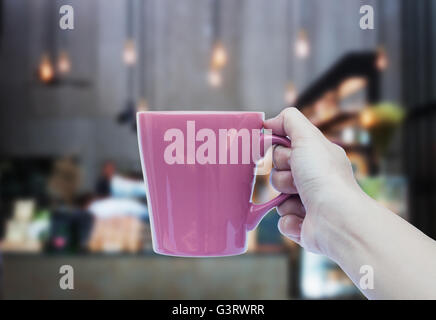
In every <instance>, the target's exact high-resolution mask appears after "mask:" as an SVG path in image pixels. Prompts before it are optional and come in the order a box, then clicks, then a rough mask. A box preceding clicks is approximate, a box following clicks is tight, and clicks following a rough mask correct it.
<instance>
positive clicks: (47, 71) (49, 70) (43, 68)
mask: <svg viewBox="0 0 436 320" xmlns="http://www.w3.org/2000/svg"><path fill="white" fill-rule="evenodd" d="M38 72H39V77H40V79H41V80H42V81H43V82H45V83H48V82H50V81H51V80H53V77H54V70H53V65H52V63H51V61H50V58H49V57H48V55H47V54H45V55H43V56H42V58H41V63H40V64H39V70H38Z"/></svg>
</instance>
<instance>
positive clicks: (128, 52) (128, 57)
mask: <svg viewBox="0 0 436 320" xmlns="http://www.w3.org/2000/svg"><path fill="white" fill-rule="evenodd" d="M123 60H124V63H125V64H127V65H128V66H131V65H134V64H135V63H136V46H135V42H134V41H133V40H132V39H128V40H127V41H126V43H125V44H124V51H123Z"/></svg>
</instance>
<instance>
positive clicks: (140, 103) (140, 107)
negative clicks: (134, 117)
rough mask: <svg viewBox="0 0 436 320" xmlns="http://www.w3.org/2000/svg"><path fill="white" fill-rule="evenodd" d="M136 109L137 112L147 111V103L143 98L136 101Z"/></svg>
mask: <svg viewBox="0 0 436 320" xmlns="http://www.w3.org/2000/svg"><path fill="white" fill-rule="evenodd" d="M136 109H137V110H138V111H147V110H148V103H147V100H146V99H145V98H141V99H139V101H138V105H137V106H136Z"/></svg>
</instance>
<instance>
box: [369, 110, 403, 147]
mask: <svg viewBox="0 0 436 320" xmlns="http://www.w3.org/2000/svg"><path fill="white" fill-rule="evenodd" d="M369 111H370V112H371V113H372V115H373V117H374V123H373V124H372V125H371V126H370V128H369V132H370V133H371V138H372V141H373V142H374V146H375V148H376V151H377V153H378V155H380V156H382V155H384V154H385V152H386V150H387V148H388V146H389V143H390V142H391V139H392V136H393V134H394V133H395V130H396V129H397V128H398V126H399V125H400V124H401V123H402V121H403V119H404V114H405V112H404V109H403V108H401V107H400V106H399V105H397V104H395V103H390V102H382V103H379V104H376V105H374V106H372V107H370V108H369Z"/></svg>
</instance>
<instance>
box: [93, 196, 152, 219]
mask: <svg viewBox="0 0 436 320" xmlns="http://www.w3.org/2000/svg"><path fill="white" fill-rule="evenodd" d="M88 210H89V211H90V212H91V213H92V214H93V215H94V216H96V217H99V218H110V217H115V216H135V217H138V218H146V217H148V210H147V206H146V205H144V204H142V203H141V202H139V201H137V200H134V199H124V198H106V199H102V200H96V201H94V202H92V203H91V204H90V206H89V207H88Z"/></svg>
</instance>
